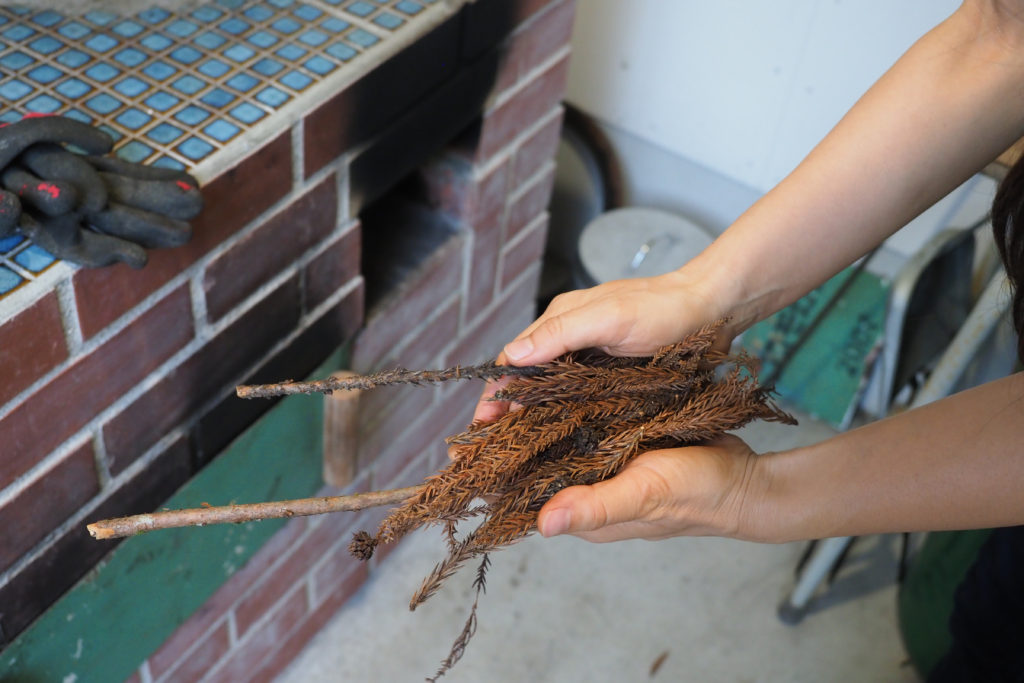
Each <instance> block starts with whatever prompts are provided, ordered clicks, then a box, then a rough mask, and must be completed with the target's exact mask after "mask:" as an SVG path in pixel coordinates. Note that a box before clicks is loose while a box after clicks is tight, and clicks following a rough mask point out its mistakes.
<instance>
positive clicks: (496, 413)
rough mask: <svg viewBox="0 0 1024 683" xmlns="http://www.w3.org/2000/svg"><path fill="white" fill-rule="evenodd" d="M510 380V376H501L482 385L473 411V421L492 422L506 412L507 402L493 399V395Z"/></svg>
mask: <svg viewBox="0 0 1024 683" xmlns="http://www.w3.org/2000/svg"><path fill="white" fill-rule="evenodd" d="M511 381H512V378H511V377H502V378H501V379H497V380H493V381H490V382H488V383H487V386H486V387H484V393H483V394H482V395H481V396H480V401H479V402H477V404H476V409H475V410H474V411H473V421H474V422H477V421H480V422H493V421H494V420H496V419H498V418H499V417H501V416H502V415H504V414H505V413H507V412H508V409H509V402H508V401H495V400H493V396H494V394H496V393H497V392H498V391H499V390H501V389H503V388H505V387H506V386H508V384H509V383H510V382H511Z"/></svg>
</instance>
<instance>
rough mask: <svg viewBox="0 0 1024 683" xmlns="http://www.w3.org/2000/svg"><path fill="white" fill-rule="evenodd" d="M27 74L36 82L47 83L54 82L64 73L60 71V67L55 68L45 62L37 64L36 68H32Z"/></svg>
mask: <svg viewBox="0 0 1024 683" xmlns="http://www.w3.org/2000/svg"><path fill="white" fill-rule="evenodd" d="M25 75H26V76H28V77H29V78H31V79H32V80H33V81H35V82H36V83H43V84H46V83H52V82H53V81H55V80H57V79H58V78H60V77H61V76H63V75H64V74H63V73H62V72H61V71H60V69H55V68H54V67H52V66H50V65H49V64H43V65H42V66H37V67H36V68H34V69H32V70H31V71H29V72H28V73H26V74H25Z"/></svg>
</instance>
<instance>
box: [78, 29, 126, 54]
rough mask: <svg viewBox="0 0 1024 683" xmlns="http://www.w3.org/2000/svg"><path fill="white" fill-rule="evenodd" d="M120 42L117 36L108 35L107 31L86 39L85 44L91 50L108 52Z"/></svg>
mask: <svg viewBox="0 0 1024 683" xmlns="http://www.w3.org/2000/svg"><path fill="white" fill-rule="evenodd" d="M120 44H121V43H120V42H119V41H118V40H117V39H116V38H113V37H111V36H108V35H107V34H106V33H97V34H96V35H94V36H93V37H92V38H90V39H89V40H87V41H85V46H86V47H87V48H89V49H90V50H95V51H96V52H106V51H107V50H110V49H112V48H115V47H117V46H118V45H120Z"/></svg>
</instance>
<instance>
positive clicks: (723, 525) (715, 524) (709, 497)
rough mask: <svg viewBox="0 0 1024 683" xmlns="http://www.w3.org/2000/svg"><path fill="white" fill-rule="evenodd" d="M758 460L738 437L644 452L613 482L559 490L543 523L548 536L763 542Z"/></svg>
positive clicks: (761, 476)
mask: <svg viewBox="0 0 1024 683" xmlns="http://www.w3.org/2000/svg"><path fill="white" fill-rule="evenodd" d="M758 459H759V456H758V455H757V454H756V453H754V451H752V450H751V449H750V447H749V446H747V444H746V443H744V442H743V441H742V440H741V439H739V438H738V437H736V436H732V435H726V436H723V437H721V438H720V439H717V440H716V441H714V442H712V443H709V444H707V445H704V446H689V447H686V448H673V449H667V450H659V451H650V452H647V453H643V454H641V455H639V456H637V457H636V458H635V459H634V460H633V461H631V462H630V463H629V465H627V466H626V467H625V468H624V469H623V470H622V471H621V472H619V474H617V475H616V476H615V477H612V478H611V479H608V480H607V481H603V482H599V483H597V484H594V485H592V486H572V487H569V488H566V489H563V490H562V491H559V492H558V493H557V494H555V495H554V496H553V497H552V498H551V500H549V501H548V502H547V503H546V504H545V505H544V507H543V508H541V511H540V515H539V517H538V520H537V526H538V528H539V530H540V532H541V534H542V535H544V536H555V535H558V534H563V533H568V534H572V535H574V536H579V537H580V538H583V539H585V540H588V541H592V542H596V543H604V542H608V541H619V540H624V539H628V538H643V539H647V540H658V539H663V538H670V537H672V536H709V535H714V536H728V537H734V538H747V539H758V540H760V537H761V524H760V522H761V521H762V520H760V519H759V518H758V515H756V514H751V511H750V510H751V507H752V506H753V504H754V503H756V502H757V501H758V500H760V499H761V495H762V493H763V491H764V487H765V486H766V484H765V478H764V473H763V472H761V469H762V468H760V467H759V465H758Z"/></svg>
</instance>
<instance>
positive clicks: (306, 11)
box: [292, 5, 323, 21]
mask: <svg viewBox="0 0 1024 683" xmlns="http://www.w3.org/2000/svg"><path fill="white" fill-rule="evenodd" d="M292 14H294V15H295V16H297V17H298V18H299V19H304V20H306V21H316V20H317V19H319V18H320V16H321V15H322V14H323V12H321V11H320V10H318V9H317V8H315V7H312V6H310V5H299V6H298V7H296V8H295V9H293V10H292Z"/></svg>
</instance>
